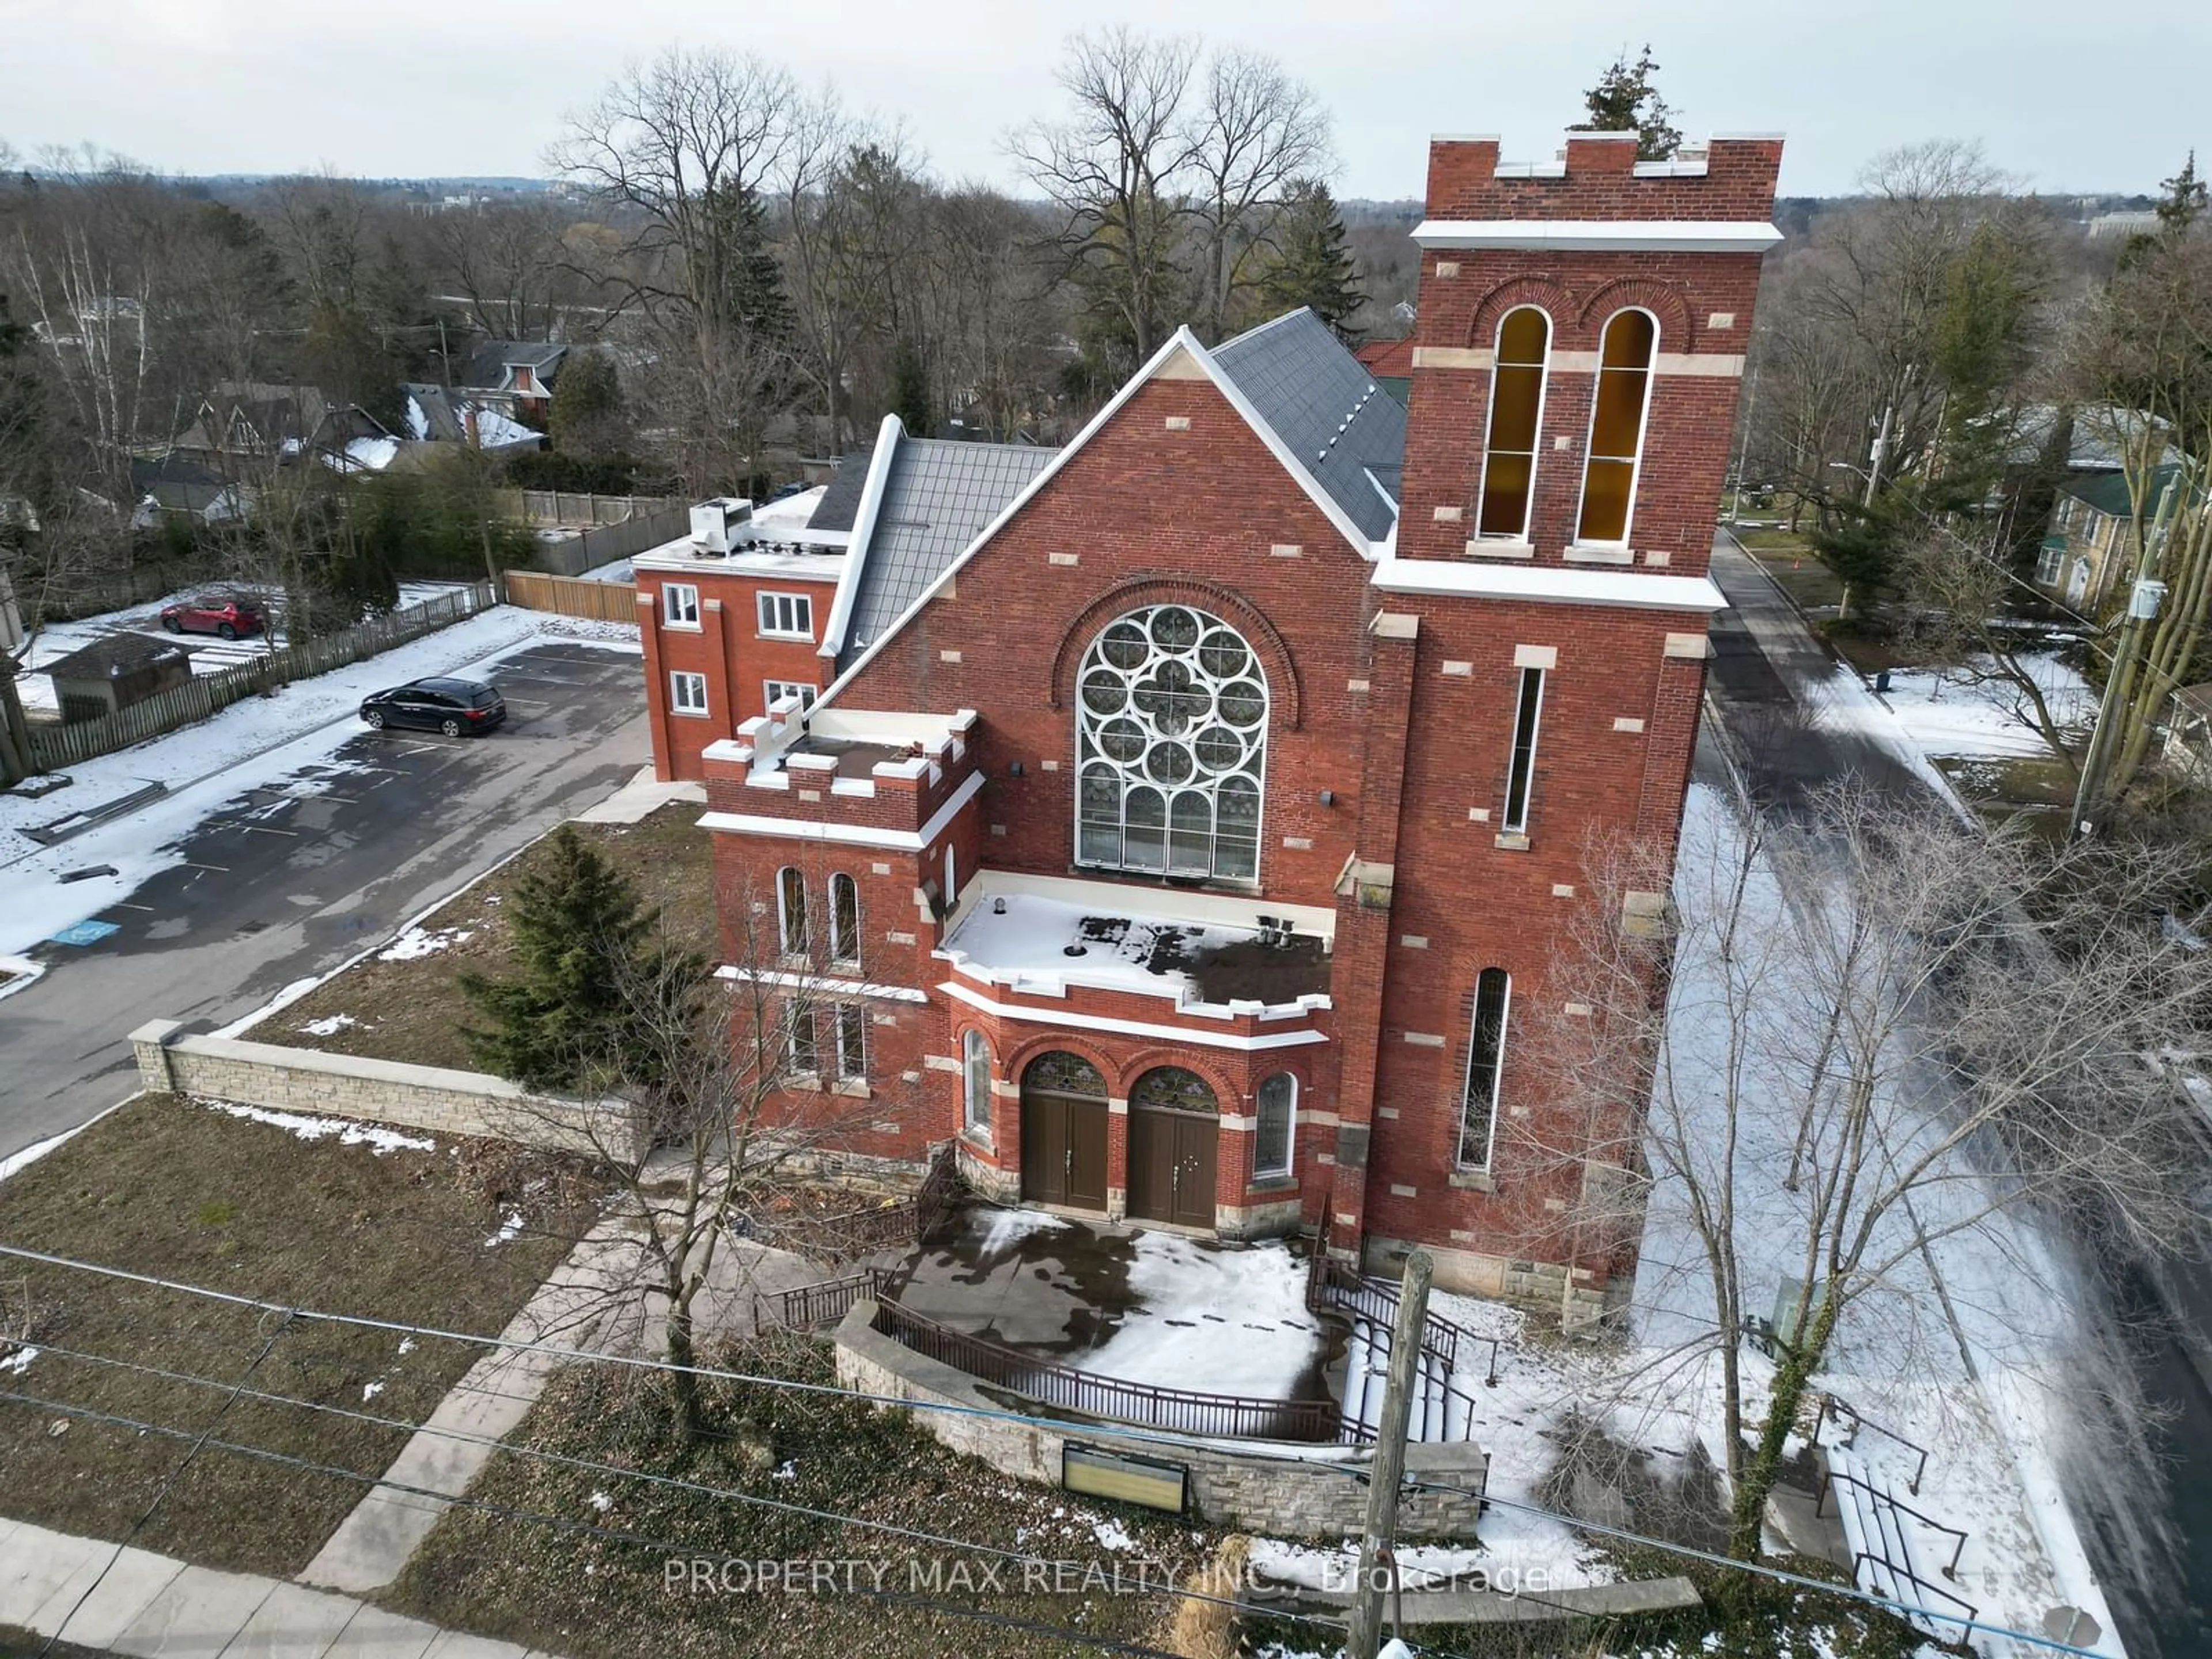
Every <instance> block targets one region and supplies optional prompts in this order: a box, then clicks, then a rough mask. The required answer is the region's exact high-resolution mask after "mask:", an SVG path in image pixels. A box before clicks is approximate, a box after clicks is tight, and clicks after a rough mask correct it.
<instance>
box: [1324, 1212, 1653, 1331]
mask: <svg viewBox="0 0 2212 1659" xmlns="http://www.w3.org/2000/svg"><path fill="white" fill-rule="evenodd" d="M1413 1248H1415V1247H1414V1246H1413V1245H1412V1244H1409V1243H1407V1241H1405V1240H1403V1239H1397V1238H1384V1237H1378V1236H1376V1235H1374V1234H1370V1235H1369V1236H1368V1237H1367V1240H1366V1245H1365V1251H1364V1260H1363V1261H1362V1264H1361V1267H1362V1271H1363V1272H1366V1273H1375V1274H1379V1275H1380V1276H1381V1277H1383V1278H1385V1279H1396V1278H1397V1277H1398V1275H1399V1272H1400V1270H1401V1268H1402V1267H1403V1266H1404V1265H1405V1260H1406V1253H1407V1251H1408V1250H1409V1249H1413ZM1419 1248H1420V1249H1425V1250H1426V1251H1427V1252H1428V1253H1429V1256H1430V1259H1431V1261H1434V1262H1435V1264H1436V1285H1437V1289H1438V1290H1440V1291H1461V1292H1463V1293H1464V1294H1466V1295H1468V1296H1481V1297H1490V1298H1492V1300H1495V1301H1499V1302H1513V1303H1518V1304H1520V1305H1521V1306H1522V1307H1524V1308H1533V1309H1540V1310H1542V1311H1544V1312H1546V1313H1549V1314H1553V1315H1555V1316H1558V1318H1559V1323H1560V1325H1561V1326H1562V1328H1565V1329H1567V1330H1576V1329H1578V1328H1582V1327H1583V1326H1587V1325H1590V1324H1594V1323H1595V1322H1598V1321H1600V1320H1602V1319H1605V1318H1607V1317H1609V1316H1614V1315H1617V1314H1620V1313H1621V1312H1623V1311H1625V1310H1626V1308H1627V1306H1628V1297H1629V1294H1630V1292H1631V1291H1632V1290H1633V1289H1634V1288H1635V1281H1634V1279H1633V1277H1632V1275H1630V1274H1627V1273H1616V1274H1614V1275H1613V1277H1612V1278H1610V1279H1597V1278H1596V1277H1595V1275H1591V1274H1587V1273H1579V1272H1575V1273H1572V1276H1570V1275H1571V1270H1570V1269H1569V1268H1568V1267H1566V1265H1565V1263H1563V1262H1558V1261H1526V1260H1516V1259H1513V1258H1511V1257H1508V1256H1502V1255H1486V1254H1485V1253H1484V1252H1482V1251H1480V1250H1467V1249H1455V1248H1454V1247H1452V1246H1450V1245H1439V1244H1423V1245H1421V1246H1419Z"/></svg>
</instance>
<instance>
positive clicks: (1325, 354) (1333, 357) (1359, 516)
mask: <svg viewBox="0 0 2212 1659" xmlns="http://www.w3.org/2000/svg"><path fill="white" fill-rule="evenodd" d="M1213 361H1214V362H1217V363H1218V364H1219V365H1220V366H1221V369H1222V372H1223V373H1224V374H1227V375H1228V376H1229V378H1230V380H1231V382H1233V383H1234V384H1235V386H1236V387H1237V390H1238V391H1239V392H1243V394H1244V395H1245V397H1246V398H1249V399H1250V400H1251V402H1252V404H1253V406H1254V407H1255V409H1257V410H1259V411H1260V417H1261V419H1262V420H1264V421H1265V422H1267V424H1268V425H1269V426H1271V427H1273V428H1274V430H1275V434H1276V435H1277V436H1279V438H1281V439H1282V441H1283V442H1284V444H1285V446H1286V447H1288V448H1289V449H1290V451H1291V454H1292V456H1294V457H1295V458H1296V459H1297V463H1298V465H1301V466H1303V467H1304V468H1305V470H1306V471H1308V472H1310V473H1311V474H1312V475H1313V477H1314V479H1315V481H1316V483H1319V484H1320V485H1321V487H1322V490H1323V492H1325V493H1326V494H1327V495H1328V496H1329V497H1330V498H1331V499H1332V500H1333V501H1335V502H1336V504H1337V505H1338V506H1339V507H1342V508H1343V509H1344V511H1345V512H1346V514H1347V515H1348V516H1349V517H1350V518H1351V520H1352V523H1354V524H1356V525H1358V526H1359V528H1360V530H1361V531H1362V532H1364V533H1365V534H1366V536H1367V537H1368V538H1370V540H1375V541H1379V540H1381V539H1382V538H1383V537H1385V536H1387V535H1389V533H1390V526H1391V525H1392V523H1393V522H1395V516H1396V515H1395V513H1394V512H1393V511H1392V503H1391V502H1386V501H1384V500H1383V497H1382V495H1379V494H1377V493H1376V487H1375V483H1370V481H1369V477H1368V475H1369V473H1370V472H1372V473H1373V474H1374V476H1375V479H1376V481H1378V482H1380V483H1382V485H1383V488H1384V489H1388V490H1389V492H1390V493H1391V497H1392V501H1395V499H1396V495H1397V487H1398V470H1399V468H1400V467H1401V465H1403V464H1404V460H1405V455H1406V410H1405V407H1404V405H1402V404H1400V403H1399V401H1398V400H1397V399H1396V398H1393V397H1391V396H1390V395H1389V393H1388V392H1384V391H1383V389H1382V388H1381V387H1380V386H1377V385H1376V382H1375V380H1374V378H1373V377H1372V376H1370V374H1368V372H1367V370H1366V368H1364V366H1363V365H1362V364H1361V362H1360V361H1359V360H1358V358H1357V357H1355V356H1352V353H1351V352H1349V351H1347V350H1346V349H1345V347H1344V344H1343V343H1342V342H1341V341H1340V340H1339V339H1338V338H1337V337H1336V336H1335V335H1334V334H1332V333H1330V332H1329V330H1328V325H1327V324H1326V323H1323V322H1322V320H1321V319H1320V318H1318V317H1316V316H1315V315H1314V314H1313V313H1312V312H1310V311H1307V310H1304V309H1301V310H1297V311H1293V312H1291V313H1289V314H1288V315H1287V316H1283V317H1278V318H1277V319H1275V320H1274V321H1273V322H1272V323H1262V324H1261V325H1260V326H1259V327H1257V328H1255V329H1253V330H1251V331H1249V332H1247V333H1243V334H1240V335H1238V336H1237V337H1236V338H1235V339H1233V340H1229V341H1225V342H1224V343H1222V344H1220V345H1218V346H1216V347H1215V348H1214V349H1213Z"/></svg>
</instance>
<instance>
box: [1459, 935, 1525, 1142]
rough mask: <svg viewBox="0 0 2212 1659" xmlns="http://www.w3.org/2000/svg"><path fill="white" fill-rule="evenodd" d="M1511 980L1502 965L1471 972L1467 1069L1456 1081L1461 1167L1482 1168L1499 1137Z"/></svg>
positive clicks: (1511, 989) (1511, 994)
mask: <svg viewBox="0 0 2212 1659" xmlns="http://www.w3.org/2000/svg"><path fill="white" fill-rule="evenodd" d="M1512 998H1513V981H1512V979H1511V977H1510V975H1508V974H1507V973H1506V971H1505V970H1504V969H1503V968H1486V969H1483V970H1482V972H1481V973H1480V974H1479V975H1476V976H1475V981H1474V1021H1473V1024H1472V1025H1471V1028H1470V1029H1469V1030H1468V1045H1467V1073H1466V1075H1465V1077H1464V1078H1463V1079H1462V1081H1461V1085H1460V1113H1459V1155H1458V1157H1457V1158H1456V1159H1455V1162H1456V1163H1457V1164H1458V1165H1459V1167H1460V1168H1461V1169H1462V1170H1481V1171H1487V1170H1489V1168H1490V1166H1491V1158H1492V1153H1493V1152H1494V1150H1495V1144H1496V1141H1497V1139H1498V1079H1499V1078H1500V1076H1501V1075H1502V1074H1503V1073H1504V1067H1505V1019H1506V1015H1507V1012H1508V1011H1509V1008H1510V1004H1511V1002H1512Z"/></svg>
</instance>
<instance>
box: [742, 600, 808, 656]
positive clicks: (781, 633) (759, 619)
mask: <svg viewBox="0 0 2212 1659" xmlns="http://www.w3.org/2000/svg"><path fill="white" fill-rule="evenodd" d="M778 601H783V602H787V603H788V604H790V605H792V606H793V611H794V614H802V615H804V616H805V618H806V626H805V628H798V629H794V628H777V627H775V626H773V625H772V624H771V623H770V621H769V617H770V616H771V614H772V607H773V606H774V605H775V603H776V602H778ZM753 620H754V622H755V623H757V624H758V625H759V629H760V636H761V638H763V639H764V640H805V641H807V643H809V644H810V645H811V644H812V643H813V641H814V596H813V595H812V594H811V593H787V592H771V591H769V590H768V589H765V588H763V590H762V591H761V592H758V593H756V594H755V595H754V596H753Z"/></svg>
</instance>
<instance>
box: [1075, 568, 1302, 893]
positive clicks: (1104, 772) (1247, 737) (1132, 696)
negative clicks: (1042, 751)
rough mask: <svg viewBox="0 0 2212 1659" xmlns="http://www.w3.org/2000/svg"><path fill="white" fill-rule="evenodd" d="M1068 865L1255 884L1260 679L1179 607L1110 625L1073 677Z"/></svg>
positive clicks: (1240, 654) (1263, 733)
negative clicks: (1071, 850)
mask: <svg viewBox="0 0 2212 1659" xmlns="http://www.w3.org/2000/svg"><path fill="white" fill-rule="evenodd" d="M1076 695H1077V701H1078V704H1079V707H1078V710H1077V717H1076V726H1077V739H1076V751H1077V752H1076V767H1077V778H1076V806H1075V817H1076V823H1075V846H1076V861H1077V862H1078V863H1080V864H1088V865H1093V866H1102V867H1103V868H1107V869H1114V870H1146V871H1156V872H1159V873H1161V874H1164V875H1176V876H1198V877H1225V878H1229V879H1231V880H1236V881H1253V880H1256V879H1257V878H1258V877H1259V874H1260V798H1261V787H1262V786H1263V784H1264V782H1265V779H1266V771H1267V673H1266V671H1264V670H1263V669H1262V668H1261V665H1260V659H1259V657H1258V656H1257V655H1256V654H1255V653H1254V651H1253V649H1252V647H1251V646H1250V645H1249V644H1248V643H1247V642H1246V641H1245V639H1244V636H1243V635H1241V634H1239V633H1237V630H1236V629H1233V628H1231V627H1230V626H1229V624H1228V623H1225V622H1223V621H1222V620H1221V619H1220V618H1219V617H1213V616H1209V615H1208V614H1207V613H1206V612H1205V611H1200V610H1196V609H1194V607H1192V606H1189V605H1152V606H1150V607H1148V608H1146V609H1145V610H1142V611H1131V612H1130V613H1129V614H1128V615H1127V616H1125V617H1118V618H1116V619H1115V621H1113V622H1111V623H1108V624H1107V625H1106V627H1105V628H1104V629H1103V630H1102V631H1101V632H1100V634H1099V635H1098V637H1097V639H1096V640H1094V641H1092V642H1091V648H1090V650H1089V651H1088V652H1086V653H1085V654H1084V659H1083V665H1082V667H1081V668H1080V669H1079V671H1078V673H1077V693H1076Z"/></svg>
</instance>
